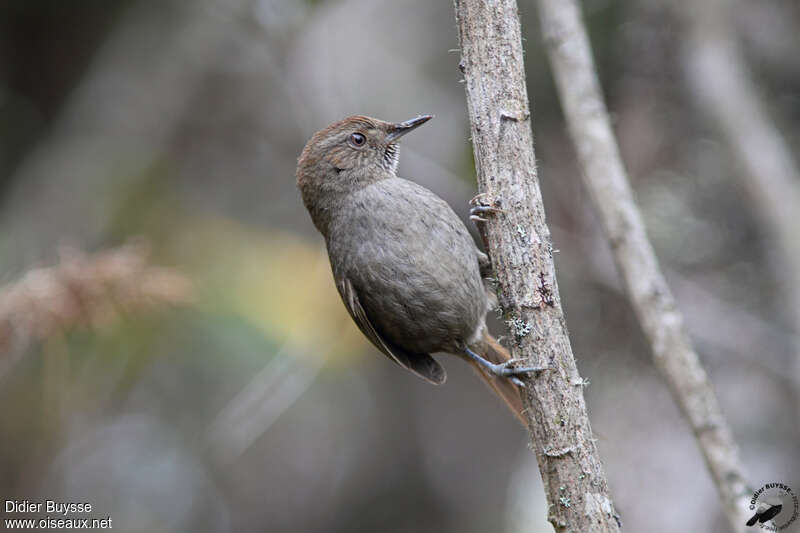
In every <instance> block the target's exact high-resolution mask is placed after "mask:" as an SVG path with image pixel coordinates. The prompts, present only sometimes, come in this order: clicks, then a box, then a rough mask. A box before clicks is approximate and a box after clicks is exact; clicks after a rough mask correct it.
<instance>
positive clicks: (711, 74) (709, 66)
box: [673, 0, 800, 395]
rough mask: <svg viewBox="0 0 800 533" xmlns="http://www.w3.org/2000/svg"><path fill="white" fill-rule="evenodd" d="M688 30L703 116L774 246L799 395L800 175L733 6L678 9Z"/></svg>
mask: <svg viewBox="0 0 800 533" xmlns="http://www.w3.org/2000/svg"><path fill="white" fill-rule="evenodd" d="M673 7H674V9H675V10H676V12H677V15H678V17H680V18H681V19H682V20H683V23H684V26H685V32H684V33H685V35H686V36H687V37H688V38H687V39H685V40H684V41H685V44H684V52H683V61H684V64H685V65H684V66H685V69H686V78H687V82H688V85H689V88H690V90H691V92H692V94H693V96H694V98H695V99H696V100H697V103H698V104H699V105H698V109H700V110H702V111H704V112H705V113H706V114H707V115H708V117H709V118H710V119H711V120H713V122H714V124H715V126H716V128H717V129H718V130H719V131H720V133H721V134H722V136H723V137H724V139H725V141H726V142H727V143H728V145H729V146H730V150H731V154H732V155H733V157H734V158H735V159H736V161H737V163H738V166H739V167H740V170H739V172H737V173H736V175H737V177H738V178H739V179H740V181H741V183H742V185H743V186H744V189H745V190H746V191H747V193H748V196H749V198H751V199H752V202H753V207H754V208H755V212H756V216H757V217H758V218H759V219H760V220H761V222H762V226H763V228H764V229H765V230H766V233H767V234H768V235H769V237H770V238H771V240H772V241H773V242H774V243H775V245H776V246H771V247H768V249H769V250H770V251H771V253H770V255H771V257H769V259H770V262H771V263H772V268H773V270H774V271H775V274H776V276H777V278H778V279H779V281H780V284H781V285H782V287H783V291H782V293H783V295H784V298H785V304H784V309H785V310H786V312H787V315H788V316H789V319H790V321H791V327H792V329H793V330H794V343H795V346H794V361H795V369H794V374H793V381H794V386H795V389H796V394H798V395H800V232H798V222H797V210H798V206H800V169H798V168H797V165H796V164H795V161H794V160H793V158H792V150H791V149H790V147H789V146H788V145H787V143H786V141H785V139H784V138H783V136H782V135H781V133H780V131H779V130H778V128H777V127H776V126H775V124H773V123H772V121H771V119H770V118H769V113H768V112H767V109H766V108H767V106H766V105H765V104H764V102H763V101H762V99H761V97H760V96H759V91H758V89H757V88H756V86H755V84H754V83H753V80H752V77H751V76H749V75H748V73H747V67H746V63H745V60H744V58H743V57H742V54H741V52H740V51H739V49H738V47H737V45H736V38H737V35H736V33H735V31H734V24H733V20H732V18H733V13H732V9H731V3H730V2H720V1H716V0H705V1H703V2H676V3H675V4H674V6H673Z"/></svg>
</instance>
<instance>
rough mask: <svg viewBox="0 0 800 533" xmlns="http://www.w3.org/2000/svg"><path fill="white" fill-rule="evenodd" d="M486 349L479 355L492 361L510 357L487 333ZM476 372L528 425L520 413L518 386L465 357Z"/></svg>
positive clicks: (522, 421)
mask: <svg viewBox="0 0 800 533" xmlns="http://www.w3.org/2000/svg"><path fill="white" fill-rule="evenodd" d="M483 341H484V344H485V346H486V349H485V350H484V352H485V353H479V355H480V356H481V357H483V358H484V359H486V360H487V361H489V362H492V363H504V362H506V361H508V360H509V359H511V354H510V353H508V350H506V349H505V347H504V346H503V345H502V344H500V343H499V342H497V339H495V338H494V337H492V336H491V335H490V334H489V333H485V334H484V337H483ZM466 361H467V362H469V363H470V364H471V365H472V367H473V368H474V369H475V372H477V374H478V376H480V377H481V379H483V381H485V382H486V384H487V385H489V387H490V388H491V389H492V390H493V391H494V392H495V394H497V395H498V396H499V397H500V399H501V400H503V402H504V403H505V404H506V405H507V406H508V408H509V409H510V410H511V412H512V413H513V414H514V416H515V417H517V420H519V421H520V422H521V423H522V425H523V426H524V427H528V422H527V421H526V420H525V417H524V416H523V415H522V410H523V406H522V397H521V396H520V391H519V387H517V386H516V385H514V384H513V383H511V381H509V380H508V379H506V378H502V377H498V376H495V375H493V374H490V373H488V372H487V371H486V370H485V369H484V368H483V367H482V366H480V365H479V364H478V363H476V362H475V361H473V360H472V359H466Z"/></svg>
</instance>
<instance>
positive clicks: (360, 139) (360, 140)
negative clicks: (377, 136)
mask: <svg viewBox="0 0 800 533" xmlns="http://www.w3.org/2000/svg"><path fill="white" fill-rule="evenodd" d="M365 142H367V138H366V137H364V135H363V134H362V133H354V134H352V135H350V143H351V144H352V145H353V146H364V143H365Z"/></svg>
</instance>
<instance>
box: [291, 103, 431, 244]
mask: <svg viewBox="0 0 800 533" xmlns="http://www.w3.org/2000/svg"><path fill="white" fill-rule="evenodd" d="M431 118H433V117H432V116H431V115H421V116H418V117H416V118H412V119H411V120H406V121H405V122H385V121H383V120H378V119H376V118H370V117H364V116H360V115H356V116H352V117H347V118H346V119H344V120H340V121H338V122H334V123H333V124H331V125H330V126H328V127H327V128H325V129H322V130H320V131H318V132H317V133H315V134H314V135H313V136H312V137H311V139H310V140H309V141H308V143H307V144H306V146H305V148H303V152H302V153H301V154H300V159H299V160H298V163H297V186H298V188H299V189H300V193H301V194H302V196H303V202H304V203H305V205H306V207H307V208H308V210H309V212H310V213H311V216H312V218H313V219H314V223H315V224H316V225H317V227H318V228H320V223H319V221H318V218H319V216H321V214H320V213H321V210H324V209H325V208H326V207H328V205H327V204H329V203H330V202H333V201H335V199H336V198H337V197H339V196H340V195H342V194H348V193H350V192H353V191H355V190H357V189H359V188H361V187H365V186H367V185H369V184H370V183H373V182H375V181H379V180H381V179H386V178H388V177H392V176H394V175H395V174H396V172H397V164H398V161H399V157H400V149H399V141H400V138H401V137H402V136H403V135H405V134H406V133H408V132H410V131H412V130H413V129H415V128H417V127H418V126H421V125H422V124H424V123H426V122H427V121H428V120H430V119H431ZM320 229H322V228H320Z"/></svg>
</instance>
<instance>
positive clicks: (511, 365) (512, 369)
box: [464, 347, 548, 388]
mask: <svg viewBox="0 0 800 533" xmlns="http://www.w3.org/2000/svg"><path fill="white" fill-rule="evenodd" d="M464 352H465V353H466V354H467V356H469V357H470V359H472V360H474V361H476V362H477V363H478V364H479V365H481V366H482V367H483V368H485V369H486V370H487V371H489V373H491V374H494V375H495V376H497V377H501V378H506V379H508V380H509V381H510V382H511V383H513V384H514V385H517V386H519V387H522V388H525V383H523V382H522V380H521V379H519V377H518V376H522V375H525V374H533V373H536V372H542V371H544V370H547V369H548V367H546V366H526V367H518V366H516V365H517V363H519V362H520V361H519V360H517V359H510V360H508V361H506V362H504V363H492V362H490V361H487V360H486V359H484V358H483V357H481V356H480V355H478V354H476V353H475V352H473V351H472V350H470V349H469V348H468V347H464Z"/></svg>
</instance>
